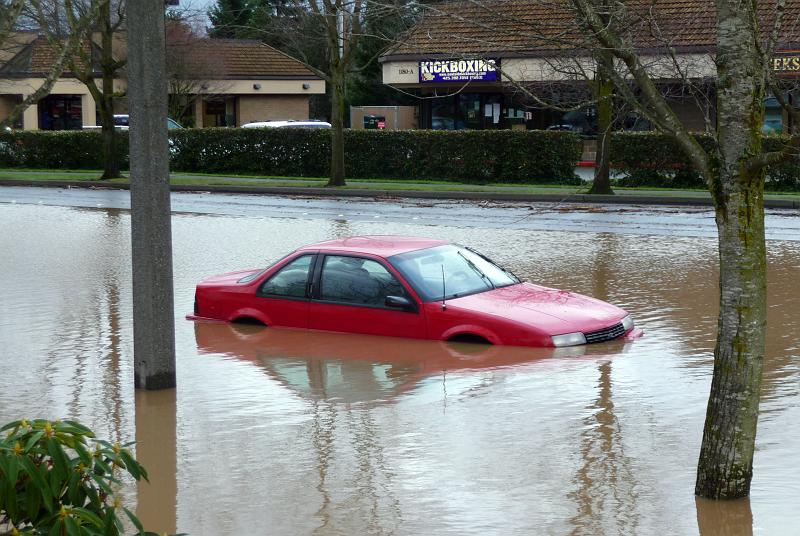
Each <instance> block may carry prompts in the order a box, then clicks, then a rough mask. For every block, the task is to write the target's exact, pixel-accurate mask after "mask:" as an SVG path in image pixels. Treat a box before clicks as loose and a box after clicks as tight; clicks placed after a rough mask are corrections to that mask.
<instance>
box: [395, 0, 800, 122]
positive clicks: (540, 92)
mask: <svg viewBox="0 0 800 536" xmlns="http://www.w3.org/2000/svg"><path fill="white" fill-rule="evenodd" d="M637 5H639V4H638V3H633V4H629V6H631V7H629V8H628V9H629V15H630V20H631V22H630V27H628V28H627V29H626V30H625V32H626V33H625V34H624V35H625V38H626V40H627V42H628V43H630V44H631V46H632V47H633V48H635V49H637V51H638V52H639V54H640V57H641V58H642V59H643V63H644V65H645V66H646V68H647V69H648V70H649V71H650V74H651V76H652V77H653V78H654V79H655V81H656V83H657V85H658V87H659V88H660V89H661V91H662V93H663V94H664V95H665V97H666V98H667V101H668V102H669V104H670V106H671V107H672V108H673V110H674V111H675V112H676V114H677V116H678V117H679V118H680V119H681V120H682V121H683V122H684V124H686V125H687V127H688V128H689V129H690V130H695V131H702V130H705V128H706V126H707V125H709V124H710V123H711V122H713V118H714V100H715V87H714V80H715V77H716V67H715V63H714V54H715V43H716V33H715V27H716V20H715V12H714V4H713V2H711V1H710V0H697V1H696V2H685V1H683V0H656V1H655V2H652V3H651V2H646V3H644V4H641V5H639V7H641V8H642V11H641V12H637V11H636V7H635V6H637ZM786 10H787V15H786V21H791V23H788V22H787V24H785V25H784V26H783V27H782V28H781V32H782V36H781V39H780V41H779V49H780V50H785V51H787V52H778V53H777V54H776V58H775V60H774V62H773V65H772V67H773V71H774V72H775V74H776V75H777V76H779V77H781V76H782V77H784V78H785V77H786V76H787V73H789V74H788V76H798V74H800V59H798V58H796V59H798V61H797V62H796V64H795V63H793V61H794V60H792V59H791V58H790V59H788V60H787V59H786V57H787V55H791V54H792V53H791V52H788V51H790V50H797V49H798V48H797V46H796V45H794V43H797V42H798V41H800V39H798V33H799V32H798V23H797V21H798V20H800V19H798V16H799V15H800V0H788V2H787V6H786ZM768 22H769V21H766V23H768ZM765 27H768V26H766V25H765ZM595 49H596V45H595V44H594V43H593V42H592V41H591V40H590V39H589V38H588V37H587V36H586V35H585V32H584V31H583V30H582V29H581V27H580V26H579V25H578V24H577V23H576V21H575V15H574V14H573V13H572V12H571V11H570V9H569V4H568V2H566V1H563V0H555V1H546V2H543V1H541V0H482V1H480V2H472V1H468V2H467V1H465V2H448V3H444V4H440V5H437V8H436V9H435V10H429V11H426V12H425V14H424V16H423V17H422V18H421V19H420V21H419V22H418V23H417V24H416V26H415V27H414V28H412V30H411V31H410V32H409V33H408V35H407V36H406V38H405V39H404V40H403V41H402V42H400V43H398V44H397V45H395V46H393V47H392V48H391V49H389V50H388V51H387V52H386V53H385V54H383V56H382V57H381V58H380V61H381V63H382V70H383V82H384V83H385V84H389V85H391V86H394V87H396V88H398V89H400V90H402V91H405V92H413V93H415V94H416V95H418V96H419V105H418V108H419V110H418V115H419V124H420V127H421V128H430V129H443V130H452V129H552V130H571V131H575V132H578V133H581V134H588V135H591V134H594V133H595V132H596V112H595V110H594V106H593V105H592V104H591V102H592V100H593V97H592V91H593V89H594V87H593V85H594V84H595V81H594V77H595V72H596V60H595V57H594V56H593V55H592V52H591V51H592V50H595ZM794 54H795V56H796V55H797V53H794ZM620 67H621V66H620ZM795 67H796V69H795ZM792 69H794V70H792ZM795 71H797V72H795ZM619 72H620V76H622V77H626V78H629V76H628V75H627V74H626V73H625V71H624V69H619ZM633 91H634V92H635V91H637V90H636V88H633ZM765 107H766V115H767V125H768V127H767V128H768V129H770V130H778V131H780V130H781V129H784V130H785V129H786V128H787V117H785V115H784V114H783V112H782V111H781V109H780V107H779V106H777V102H776V101H775V99H774V98H772V99H767V101H766V102H765ZM618 114H619V115H618V119H617V120H618V125H619V126H620V128H623V129H629V130H649V129H650V128H651V125H650V124H649V122H648V121H646V119H645V118H643V117H641V116H640V115H638V114H637V113H636V111H635V110H633V109H628V110H625V109H623V110H620V111H619V112H618Z"/></svg>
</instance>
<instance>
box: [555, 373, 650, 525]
mask: <svg viewBox="0 0 800 536" xmlns="http://www.w3.org/2000/svg"><path fill="white" fill-rule="evenodd" d="M599 371H600V381H599V384H598V388H599V393H598V397H597V400H595V402H594V404H592V405H591V406H589V407H588V408H587V409H589V410H590V411H591V414H590V415H589V416H587V417H586V418H585V419H584V420H583V431H582V432H581V444H580V454H581V458H582V459H583V464H582V465H581V467H580V468H579V469H578V472H577V474H576V475H575V478H574V479H573V482H574V484H575V485H576V487H577V489H575V490H574V491H572V492H571V493H569V495H568V496H569V498H570V499H572V500H573V501H575V503H576V505H577V508H578V512H577V513H576V514H575V515H574V516H573V517H572V519H570V523H571V524H572V525H573V526H574V529H573V530H572V534H637V533H638V531H637V528H638V524H639V519H638V514H637V513H636V502H637V497H638V493H637V492H636V490H635V487H636V481H635V480H634V477H633V473H632V471H631V468H630V460H629V458H628V457H627V456H625V453H624V451H623V447H622V431H621V430H620V426H619V421H618V420H617V417H616V415H615V414H614V402H613V400H612V390H611V387H612V383H611V362H610V361H606V362H603V363H601V364H600V367H599Z"/></svg>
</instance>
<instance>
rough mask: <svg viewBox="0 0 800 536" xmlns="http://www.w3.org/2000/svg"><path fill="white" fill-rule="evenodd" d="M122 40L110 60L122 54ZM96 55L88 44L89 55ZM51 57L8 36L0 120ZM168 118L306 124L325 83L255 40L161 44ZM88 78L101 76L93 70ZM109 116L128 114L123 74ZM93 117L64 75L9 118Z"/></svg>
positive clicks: (23, 121)
mask: <svg viewBox="0 0 800 536" xmlns="http://www.w3.org/2000/svg"><path fill="white" fill-rule="evenodd" d="M125 48H126V47H125V39H124V36H121V37H120V38H118V39H116V40H115V56H117V57H121V58H124V56H125ZM97 56H98V54H97V51H96V44H94V43H93V44H92V57H93V58H96V57H97ZM55 59H56V53H55V51H54V50H53V48H52V47H51V46H50V45H49V44H48V42H47V40H46V39H45V38H44V37H43V36H40V35H37V34H35V33H19V34H16V35H15V36H13V38H12V45H11V46H10V47H7V48H6V50H4V51H2V52H0V120H3V119H5V118H6V117H8V115H9V114H10V113H11V110H12V109H13V108H14V106H15V105H16V104H18V103H20V102H22V100H23V99H24V98H26V97H27V96H28V95H30V94H31V93H33V92H35V91H36V90H37V89H38V88H39V87H41V85H42V84H43V83H44V80H45V77H46V73H47V71H48V70H49V69H50V68H51V66H52V65H53V63H54V62H55ZM167 70H168V71H169V72H170V79H169V83H168V87H169V91H170V113H171V115H173V116H175V115H179V116H180V117H174V118H175V119H177V120H178V121H179V122H182V123H184V124H185V126H193V127H236V126H241V125H243V124H245V123H249V122H252V121H267V120H280V119H296V120H304V119H309V98H310V97H311V95H319V94H324V93H325V81H324V80H322V79H321V78H320V77H318V76H317V75H315V74H314V73H313V72H312V71H311V70H310V69H309V68H308V67H306V66H305V65H304V64H303V63H301V62H300V61H298V60H296V59H294V58H291V57H289V56H287V55H285V54H283V53H282V52H280V51H278V50H276V49H274V48H272V47H270V46H268V45H265V44H263V43H261V42H258V41H251V40H233V39H198V38H191V39H187V38H182V39H173V40H172V41H171V42H168V47H167ZM94 75H95V77H97V79H98V80H99V78H100V76H101V74H100V72H99V69H95V73H94ZM114 90H115V93H116V94H118V95H119V96H120V97H119V98H118V99H116V103H115V113H120V114H124V113H127V112H128V108H127V99H126V98H125V93H126V90H127V80H126V78H125V72H124V69H123V70H121V71H120V76H119V77H118V78H117V79H115V80H114ZM97 124H98V113H97V107H96V105H95V102H94V99H93V98H92V95H91V93H90V92H89V90H88V88H87V87H86V86H85V85H84V84H83V83H82V82H80V81H79V80H78V79H77V78H75V76H74V75H73V74H72V73H70V72H64V73H63V74H62V76H61V77H60V78H59V79H58V80H57V81H56V82H55V85H54V86H53V88H52V90H51V91H50V93H49V95H47V96H46V97H44V98H43V99H41V100H40V101H39V102H38V104H37V105H34V106H30V107H28V108H27V109H26V110H25V112H24V113H23V115H22V117H21V118H19V119H18V120H17V121H16V124H15V125H14V126H15V127H16V128H22V129H25V130H73V129H80V128H83V127H87V126H89V127H91V126H96V125H97Z"/></svg>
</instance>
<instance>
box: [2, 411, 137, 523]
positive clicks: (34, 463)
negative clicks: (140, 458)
mask: <svg viewBox="0 0 800 536" xmlns="http://www.w3.org/2000/svg"><path fill="white" fill-rule="evenodd" d="M0 434H4V436H3V437H0V533H3V531H4V530H5V531H7V532H6V533H7V534H14V535H16V534H36V535H45V534H48V535H49V534H58V535H61V534H64V535H68V536H73V535H87V536H89V535H92V536H94V535H103V536H117V535H119V534H122V533H123V530H124V529H123V524H122V520H121V519H120V518H119V517H118V516H117V511H118V510H119V509H121V510H122V511H124V512H125V514H126V515H127V516H128V518H129V519H130V520H131V522H132V523H133V524H134V526H135V527H136V528H137V529H138V530H139V533H140V534H148V533H145V532H144V531H143V530H142V526H141V523H140V522H139V520H138V519H137V518H136V516H135V515H134V514H133V513H132V512H130V511H129V510H128V509H127V508H124V507H122V505H121V502H120V500H119V499H118V498H117V497H116V496H115V494H114V490H113V488H112V486H114V485H118V484H119V483H120V481H119V477H120V475H121V473H122V471H125V472H127V473H128V474H129V475H131V476H132V477H133V478H134V479H136V480H139V479H141V478H144V479H145V480H146V479H147V473H146V471H145V469H144V468H143V467H142V466H141V465H139V464H138V463H137V462H136V460H135V459H134V457H133V455H132V454H131V452H130V451H129V450H128V449H127V446H126V445H119V444H113V445H112V444H111V443H108V442H107V441H100V440H95V439H94V434H93V433H92V432H91V430H89V429H88V428H86V427H85V426H83V425H81V424H78V423H77V422H74V421H55V422H51V421H46V420H39V419H37V420H33V421H27V420H21V421H15V422H12V423H10V424H7V425H5V426H4V427H3V428H2V429H0Z"/></svg>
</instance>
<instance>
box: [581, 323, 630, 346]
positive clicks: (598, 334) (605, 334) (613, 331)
mask: <svg viewBox="0 0 800 536" xmlns="http://www.w3.org/2000/svg"><path fill="white" fill-rule="evenodd" d="M623 335H625V328H623V327H622V322H620V323H619V324H614V325H613V326H611V327H608V328H603V329H599V330H597V331H592V332H589V333H584V334H583V336H584V337H586V342H587V343H588V344H591V343H595V342H605V341H610V340H613V339H616V338H619V337H622V336H623Z"/></svg>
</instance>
